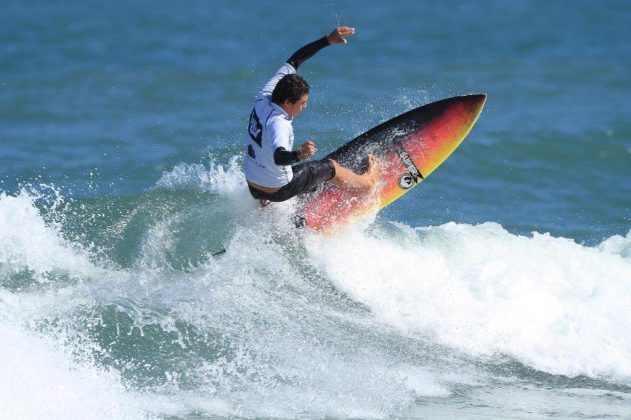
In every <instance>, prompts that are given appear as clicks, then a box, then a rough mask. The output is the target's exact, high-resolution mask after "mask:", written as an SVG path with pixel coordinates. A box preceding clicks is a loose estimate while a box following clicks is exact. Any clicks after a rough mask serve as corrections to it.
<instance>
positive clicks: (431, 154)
mask: <svg viewBox="0 0 631 420" xmlns="http://www.w3.org/2000/svg"><path fill="white" fill-rule="evenodd" d="M485 102H486V95H484V94H477V95H467V96H456V97H453V98H447V99H443V100H440V101H437V102H433V103H431V104H427V105H424V106H421V107H419V108H416V109H413V110H411V111H408V112H406V113H404V114H401V115H399V116H398V117H395V118H393V119H391V120H389V121H386V122H384V123H382V124H380V125H378V126H377V127H375V128H373V129H371V130H369V131H367V132H366V133H364V134H362V135H360V136H358V137H356V138H355V139H353V140H351V141H350V142H348V143H346V144H345V145H343V146H342V147H340V148H339V149H337V150H335V151H334V152H333V153H331V154H329V155H328V156H327V158H332V159H335V160H336V161H337V162H338V163H339V164H340V165H342V166H345V167H348V168H350V169H352V170H353V171H355V172H357V173H363V172H364V171H365V170H366V165H367V156H368V154H369V153H372V154H373V155H375V156H376V157H378V158H379V159H380V160H381V163H382V166H383V171H382V175H381V179H380V181H379V184H378V186H377V191H376V192H375V193H374V194H362V193H359V192H358V191H357V190H354V189H352V188H347V187H340V186H336V185H333V184H331V183H326V184H325V185H326V186H325V187H324V188H322V189H321V190H318V191H317V192H316V193H314V194H313V195H311V196H310V197H308V198H307V200H306V202H305V203H304V205H303V206H302V208H301V216H302V218H303V219H304V223H305V224H306V225H307V226H308V227H310V228H312V229H315V230H317V231H320V232H324V233H330V232H332V231H334V230H335V229H337V228H339V227H341V226H344V225H346V224H348V223H351V222H352V221H353V220H356V219H357V218H359V217H361V216H364V215H366V214H368V213H371V212H374V211H376V210H378V209H381V208H383V207H385V206H387V205H388V204H390V203H392V202H393V201H395V200H396V199H398V198H399V197H401V196H402V195H403V194H405V193H407V192H408V191H409V190H411V189H412V188H413V187H415V186H416V185H417V184H419V183H421V182H422V181H423V180H424V179H425V178H426V177H427V176H429V174H431V173H432V172H434V170H435V169H436V168H437V167H438V166H439V165H440V164H441V163H443V162H444V161H445V160H446V159H447V158H448V157H449V155H451V153H452V152H453V151H454V150H456V148H457V147H458V146H459V145H460V143H461V142H462V140H464V138H465V137H466V136H467V134H468V133H469V131H471V128H472V127H473V125H474V124H475V122H476V121H477V119H478V116H479V115H480V112H481V111H482V108H483V107H484V103H485Z"/></svg>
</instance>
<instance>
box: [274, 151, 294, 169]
mask: <svg viewBox="0 0 631 420" xmlns="http://www.w3.org/2000/svg"><path fill="white" fill-rule="evenodd" d="M296 162H300V158H299V157H298V151H293V152H290V151H288V150H285V148H284V147H279V148H278V149H276V150H274V163H275V164H277V165H281V166H286V165H291V164H294V163H296Z"/></svg>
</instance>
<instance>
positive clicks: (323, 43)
mask: <svg viewBox="0 0 631 420" xmlns="http://www.w3.org/2000/svg"><path fill="white" fill-rule="evenodd" d="M329 45H330V44H329V41H327V40H326V36H323V37H322V38H320V39H318V40H317V41H313V42H311V43H309V44H307V45H305V46H304V47H302V48H300V49H299V50H298V51H296V52H295V53H293V54H292V55H291V57H289V60H287V62H288V63H289V64H291V65H292V66H294V69H296V70H298V67H300V65H301V64H302V63H304V62H305V61H307V60H308V59H310V58H311V57H313V56H314V55H315V53H317V52H318V51H320V50H321V49H322V48H324V47H327V46H329Z"/></svg>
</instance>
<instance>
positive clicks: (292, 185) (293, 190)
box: [249, 159, 335, 202]
mask: <svg viewBox="0 0 631 420" xmlns="http://www.w3.org/2000/svg"><path fill="white" fill-rule="evenodd" d="M291 170H292V172H293V174H294V176H293V178H292V179H291V181H290V182H289V184H287V185H284V186H283V187H281V189H279V190H278V191H276V192H273V193H266V192H263V191H261V190H257V189H256V188H252V187H249V188H250V194H252V197H254V198H256V199H257V200H268V201H273V202H280V201H285V200H289V199H290V198H292V197H295V196H297V195H300V194H305V193H308V192H313V191H315V190H316V188H318V186H319V185H320V184H322V183H323V182H325V181H328V180H329V179H331V178H333V177H334V176H335V166H333V162H331V161H330V160H329V159H322V160H314V161H311V162H305V163H300V164H298V165H294V166H292V167H291Z"/></svg>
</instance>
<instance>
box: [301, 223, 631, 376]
mask: <svg viewBox="0 0 631 420" xmlns="http://www.w3.org/2000/svg"><path fill="white" fill-rule="evenodd" d="M393 235H394V236H393ZM630 238H631V237H630V236H629V235H627V237H626V238H622V237H615V238H611V239H609V240H607V241H605V242H603V244H601V246H600V247H596V248H590V247H586V246H582V245H579V244H577V243H575V242H574V241H572V240H569V239H563V238H554V237H552V236H550V235H548V234H537V233H535V234H533V236H532V237H526V236H517V235H513V234H510V233H509V232H507V231H506V230H504V229H503V228H502V227H501V226H499V225H497V224H494V223H486V224H482V225H478V226H471V225H459V224H455V223H449V224H446V225H443V226H438V227H429V228H419V229H412V228H410V227H407V226H404V225H398V227H397V232H396V234H392V233H390V234H388V235H383V236H382V237H375V236H370V235H367V234H365V233H364V232H362V231H360V230H350V231H347V232H345V233H343V234H342V235H341V236H338V237H334V238H324V237H320V236H317V235H313V236H311V237H310V238H308V242H307V246H308V249H309V252H310V255H311V257H312V258H313V259H314V261H316V263H317V264H318V266H319V267H320V268H321V269H322V270H324V271H325V272H326V273H327V275H328V277H329V279H330V280H331V281H332V282H333V283H334V284H335V285H336V286H337V287H338V288H340V289H341V290H343V291H345V292H346V293H348V294H349V295H351V296H352V297H353V298H354V299H356V300H358V301H359V302H362V303H364V304H366V305H368V306H369V307H370V308H371V310H372V312H373V313H374V314H375V316H376V317H378V318H379V319H381V320H383V321H384V322H387V323H388V324H390V325H393V326H396V327H397V328H399V329H401V330H403V331H405V332H409V333H413V334H421V335H423V336H427V337H431V338H432V339H434V340H437V341H438V342H440V343H444V344H447V345H449V346H452V347H454V348H456V349H459V350H461V351H464V352H467V353H470V354H474V355H493V354H495V353H501V354H507V355H510V356H512V357H514V358H516V359H518V360H520V361H522V362H523V363H525V364H526V365H529V366H532V367H533V368H535V369H539V370H543V371H546V372H550V373H554V374H563V375H569V376H575V375H581V374H582V375H587V376H591V377H604V378H614V379H615V380H622V381H624V382H631V336H629V334H627V333H626V332H627V331H629V329H630V328H631V301H630V300H629V298H628V297H629V296H630V295H631V260H630V259H629V257H628V256H627V251H625V250H628V247H629V244H630V243H631V239H630Z"/></svg>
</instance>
